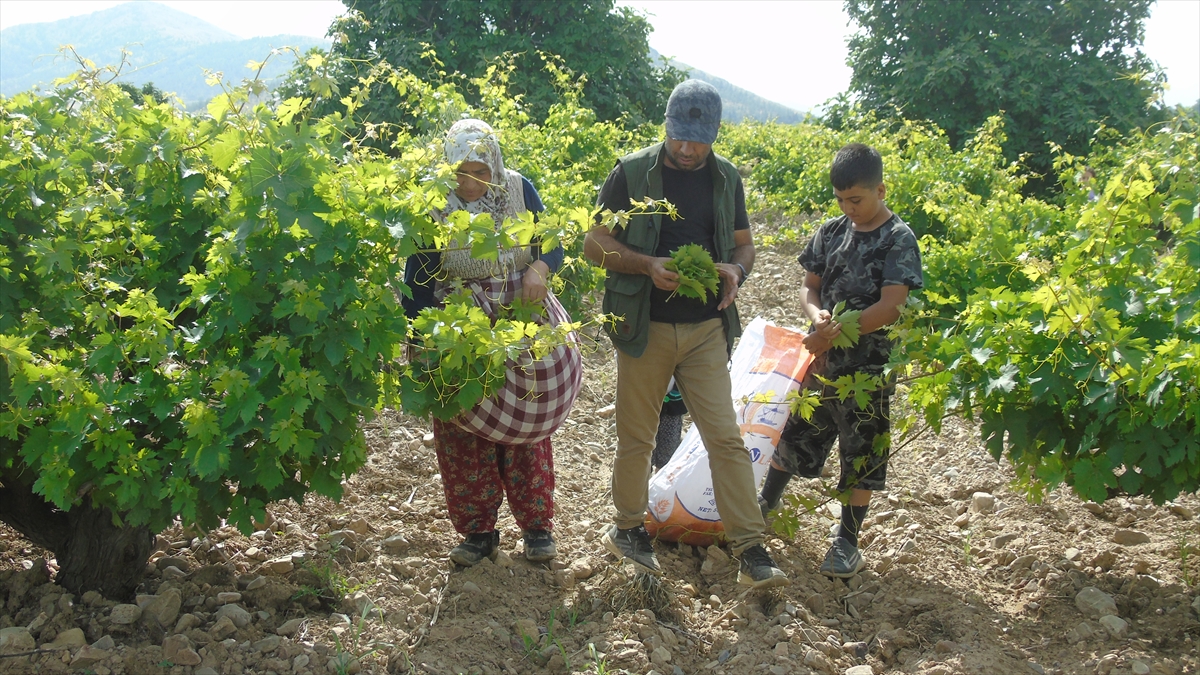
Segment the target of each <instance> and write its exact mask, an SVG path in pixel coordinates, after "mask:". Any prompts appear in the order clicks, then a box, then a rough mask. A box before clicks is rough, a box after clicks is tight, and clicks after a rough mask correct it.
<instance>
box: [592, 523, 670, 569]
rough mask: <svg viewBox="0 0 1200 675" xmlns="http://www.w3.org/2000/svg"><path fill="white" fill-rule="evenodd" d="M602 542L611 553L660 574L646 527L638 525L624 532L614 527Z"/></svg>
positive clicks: (606, 533) (602, 538)
mask: <svg viewBox="0 0 1200 675" xmlns="http://www.w3.org/2000/svg"><path fill="white" fill-rule="evenodd" d="M601 540H602V541H603V542H604V548H606V549H608V552H609V553H612V554H613V555H615V556H617V557H618V558H621V559H624V560H628V561H630V562H632V563H633V564H634V565H636V566H638V567H640V568H642V569H644V570H646V571H647V572H658V570H659V566H658V556H656V555H654V545H653V544H651V543H650V535H649V533H647V532H646V528H645V527H644V526H642V525H638V526H637V527H631V528H629V529H628V530H622V529H619V528H618V527H617V526H616V525H613V526H612V527H611V528H609V530H608V532H605V533H604V536H603V537H601Z"/></svg>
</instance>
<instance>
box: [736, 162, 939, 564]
mask: <svg viewBox="0 0 1200 675" xmlns="http://www.w3.org/2000/svg"><path fill="white" fill-rule="evenodd" d="M829 178H830V181H831V182H832V183H833V193H834V195H835V196H836V197H837V201H838V206H839V207H840V208H841V210H842V213H844V214H845V215H844V216H841V217H839V218H834V219H832V220H830V221H828V222H826V223H824V224H823V225H821V227H820V228H819V229H818V230H817V233H816V234H815V235H814V236H813V238H812V240H811V241H809V243H808V245H807V246H806V247H805V248H804V252H803V253H802V254H801V255H800V264H801V265H802V266H803V267H804V269H805V272H806V274H805V277H804V285H803V286H802V287H801V289H800V301H801V305H802V307H803V308H804V313H805V314H806V315H807V316H808V318H809V319H810V320H811V321H812V324H813V330H812V332H811V333H810V334H809V335H808V336H807V337H806V338H805V339H804V344H805V346H807V347H808V350H809V351H810V352H812V353H813V354H814V355H815V356H816V357H817V358H816V360H815V361H814V362H813V365H812V368H810V369H809V374H808V377H807V378H806V380H805V382H804V386H805V387H807V388H809V389H813V390H816V391H819V392H820V394H821V397H822V400H821V405H820V406H818V407H817V409H816V411H815V412H814V414H813V417H812V420H811V421H806V420H804V419H803V418H802V417H800V416H799V415H793V416H792V417H791V418H790V419H789V420H788V422H787V425H786V426H785V427H784V429H783V434H782V436H781V439H780V442H779V448H778V450H777V451H776V453H775V458H774V459H773V460H772V463H771V468H770V470H769V471H768V473H767V480H766V482H765V483H764V485H763V489H762V493H761V495H760V497H759V506H760V507H761V508H762V510H763V514H764V517H765V515H766V513H767V511H769V510H770V509H773V508H775V507H776V506H778V504H779V499H780V496H781V495H782V494H783V491H784V489H785V488H786V487H787V483H788V481H789V480H790V479H791V477H792V475H800V476H804V477H805V478H817V477H819V476H820V475H821V469H822V467H824V465H825V460H826V458H828V457H829V452H830V450H831V449H832V448H833V442H834V441H835V440H837V441H839V454H840V456H841V458H840V459H841V479H840V481H839V482H838V490H839V491H841V492H845V491H846V490H850V501H849V504H847V505H845V506H843V507H842V519H841V526H840V527H839V528H838V532H837V537H836V538H835V539H834V542H833V545H832V546H831V547H830V549H829V552H828V553H827V554H826V556H825V561H824V562H823V563H822V564H821V573H822V574H824V575H826V576H831V577H840V578H846V577H851V576H854V575H855V574H856V573H857V572H858V571H859V570H860V569H861V568H862V566H863V559H862V555H861V554H860V553H859V551H858V530H859V527H860V526H861V524H862V522H863V519H864V518H865V517H866V515H867V508H868V505H869V504H870V502H871V493H872V491H874V490H880V489H883V487H884V481H885V478H886V476H887V462H888V449H889V446H890V443H891V441H890V419H889V411H888V405H889V401H890V399H891V396H892V392H893V391H894V390H895V386H894V385H893V384H890V383H889V384H888V385H887V386H886V387H884V388H883V389H881V390H878V391H875V392H873V393H872V394H871V398H870V403H869V404H868V405H867V406H866V407H865V408H860V407H859V406H858V404H857V403H856V402H855V400H854V398H853V397H849V398H847V399H846V400H845V401H839V400H838V398H837V394H836V389H835V388H834V387H831V386H827V385H823V384H822V383H821V382H820V381H819V380H818V379H817V378H816V375H820V376H822V377H824V378H825V379H827V380H830V381H832V380H836V379H838V378H839V377H842V376H843V375H853V374H854V373H865V374H867V375H882V374H883V372H884V368H885V366H887V363H888V358H889V356H890V355H891V351H892V340H891V339H890V338H889V337H888V334H887V330H886V328H887V326H889V325H890V324H892V323H893V322H895V321H896V319H898V318H899V317H900V308H901V307H903V306H904V303H905V301H906V299H907V298H908V293H909V291H911V290H914V289H918V288H921V287H922V286H923V285H924V282H923V279H922V275H921V253H920V251H919V250H918V248H917V238H916V236H915V235H914V234H913V231H912V230H911V229H910V228H909V227H908V225H906V224H905V223H904V221H903V220H901V219H900V218H899V217H898V216H896V214H894V213H892V212H891V211H890V210H889V209H888V208H887V206H886V205H885V204H884V197H885V196H886V195H887V187H886V186H885V185H884V183H883V160H882V158H880V156H879V152H877V151H876V150H875V149H874V148H871V147H868V146H866V145H863V144H861V143H852V144H850V145H847V146H846V147H844V148H842V149H841V150H839V151H838V153H837V155H836V156H835V157H834V159H833V166H832V167H831V169H830V171H829ZM839 302H845V303H846V309H847V310H862V315H861V316H860V317H859V327H860V334H861V335H860V338H859V340H858V344H857V345H855V346H853V347H845V348H842V347H833V346H832V344H831V343H832V341H833V340H834V339H836V338H837V336H838V335H839V334H840V332H841V325H840V324H838V323H836V322H834V321H832V316H831V310H832V309H833V307H834V306H835V305H837V303H839Z"/></svg>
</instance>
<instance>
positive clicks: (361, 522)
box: [346, 518, 371, 535]
mask: <svg viewBox="0 0 1200 675" xmlns="http://www.w3.org/2000/svg"><path fill="white" fill-rule="evenodd" d="M346 527H347V529H350V530H353V531H354V532H355V534H360V535H365V534H367V533H368V532H370V531H371V524H370V523H368V522H367V519H366V518H355V519H354V520H352V521H350V522H349V523H347V524H346Z"/></svg>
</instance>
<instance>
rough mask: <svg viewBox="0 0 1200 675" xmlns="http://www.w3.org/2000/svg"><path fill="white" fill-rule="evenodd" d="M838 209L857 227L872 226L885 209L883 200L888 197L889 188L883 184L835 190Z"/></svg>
mask: <svg viewBox="0 0 1200 675" xmlns="http://www.w3.org/2000/svg"><path fill="white" fill-rule="evenodd" d="M833 195H834V196H835V197H837V203H838V207H839V208H841V209H842V213H844V214H846V217H848V218H849V219H850V221H851V222H853V223H854V224H855V225H870V224H872V221H873V220H875V218H876V216H878V215H879V210H880V209H882V208H883V199H884V197H886V196H887V186H885V185H884V184H883V183H880V184H879V185H874V186H866V185H855V186H853V187H850V188H847V189H845V190H836V189H835V190H834V191H833Z"/></svg>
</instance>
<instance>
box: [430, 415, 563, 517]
mask: <svg viewBox="0 0 1200 675" xmlns="http://www.w3.org/2000/svg"><path fill="white" fill-rule="evenodd" d="M433 449H434V452H435V453H436V454H437V460H438V467H439V468H440V469H441V472H442V487H443V489H444V490H445V493H446V509H447V510H448V511H449V512H450V522H451V523H453V524H454V529H455V530H457V531H458V533H459V534H477V533H482V532H491V531H492V530H494V529H496V517H497V513H498V512H499V510H500V504H501V502H503V501H504V495H505V493H507V494H508V508H509V509H511V510H512V514H513V518H515V519H516V521H517V525H519V526H520V527H521V529H522V530H550V529H553V524H552V522H551V521H552V520H553V519H554V451H553V448H552V447H551V445H550V438H549V437H547V438H544V439H542V440H540V441H538V442H536V443H527V444H523V445H501V444H499V443H495V442H493V441H489V440H486V439H483V438H480V437H479V436H476V435H475V434H472V433H471V432H469V431H466V430H465V429H463V428H461V427H459V426H458V425H456V424H454V423H453V422H442V421H441V420H437V419H435V420H433Z"/></svg>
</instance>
